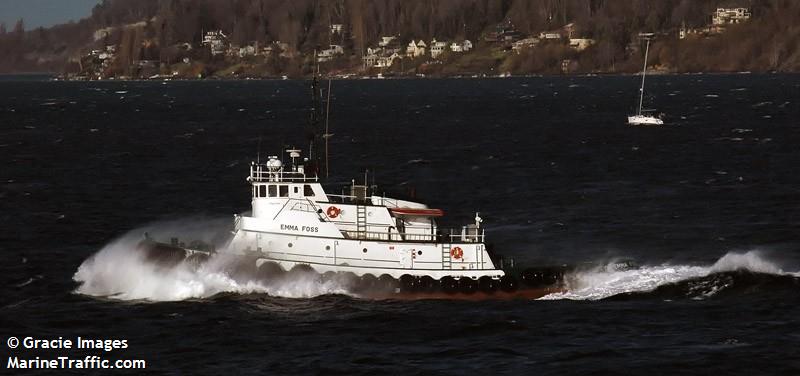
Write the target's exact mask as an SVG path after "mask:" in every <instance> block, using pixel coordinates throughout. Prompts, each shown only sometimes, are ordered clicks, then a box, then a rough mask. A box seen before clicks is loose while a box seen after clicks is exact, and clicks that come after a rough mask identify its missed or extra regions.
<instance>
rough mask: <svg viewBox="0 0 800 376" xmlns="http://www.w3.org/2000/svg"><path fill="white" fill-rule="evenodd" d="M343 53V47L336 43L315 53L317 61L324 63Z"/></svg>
mask: <svg viewBox="0 0 800 376" xmlns="http://www.w3.org/2000/svg"><path fill="white" fill-rule="evenodd" d="M339 55H344V48H343V47H342V46H340V45H338V44H332V45H330V47H329V48H327V49H324V50H322V51H320V52H319V53H318V54H317V62H320V63H324V62H326V61H329V60H333V59H334V58H335V57H336V56H339Z"/></svg>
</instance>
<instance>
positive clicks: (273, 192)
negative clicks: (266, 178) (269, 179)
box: [269, 184, 278, 197]
mask: <svg viewBox="0 0 800 376" xmlns="http://www.w3.org/2000/svg"><path fill="white" fill-rule="evenodd" d="M269 197H278V188H276V187H275V184H270V185H269Z"/></svg>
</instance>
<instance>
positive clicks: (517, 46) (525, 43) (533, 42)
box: [511, 37, 539, 53]
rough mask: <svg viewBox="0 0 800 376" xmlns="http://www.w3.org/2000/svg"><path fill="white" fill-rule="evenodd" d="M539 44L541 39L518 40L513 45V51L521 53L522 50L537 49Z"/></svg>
mask: <svg viewBox="0 0 800 376" xmlns="http://www.w3.org/2000/svg"><path fill="white" fill-rule="evenodd" d="M538 44H539V38H534V37H531V38H525V39H522V40H518V41H516V42H514V43H512V44H511V50H512V51H514V52H516V53H520V52H522V50H524V49H526V48H531V47H536V46H537V45H538Z"/></svg>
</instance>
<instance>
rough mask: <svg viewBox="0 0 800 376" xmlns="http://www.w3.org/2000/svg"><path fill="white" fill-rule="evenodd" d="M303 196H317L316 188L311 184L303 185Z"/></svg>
mask: <svg viewBox="0 0 800 376" xmlns="http://www.w3.org/2000/svg"><path fill="white" fill-rule="evenodd" d="M303 196H306V197H313V196H316V195H315V194H314V188H311V184H305V185H303Z"/></svg>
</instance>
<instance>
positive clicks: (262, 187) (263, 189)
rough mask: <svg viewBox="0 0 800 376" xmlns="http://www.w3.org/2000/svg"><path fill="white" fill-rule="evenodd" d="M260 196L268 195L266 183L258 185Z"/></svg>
mask: <svg viewBox="0 0 800 376" xmlns="http://www.w3.org/2000/svg"><path fill="white" fill-rule="evenodd" d="M258 197H267V186H266V185H265V184H261V185H259V186H258Z"/></svg>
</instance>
